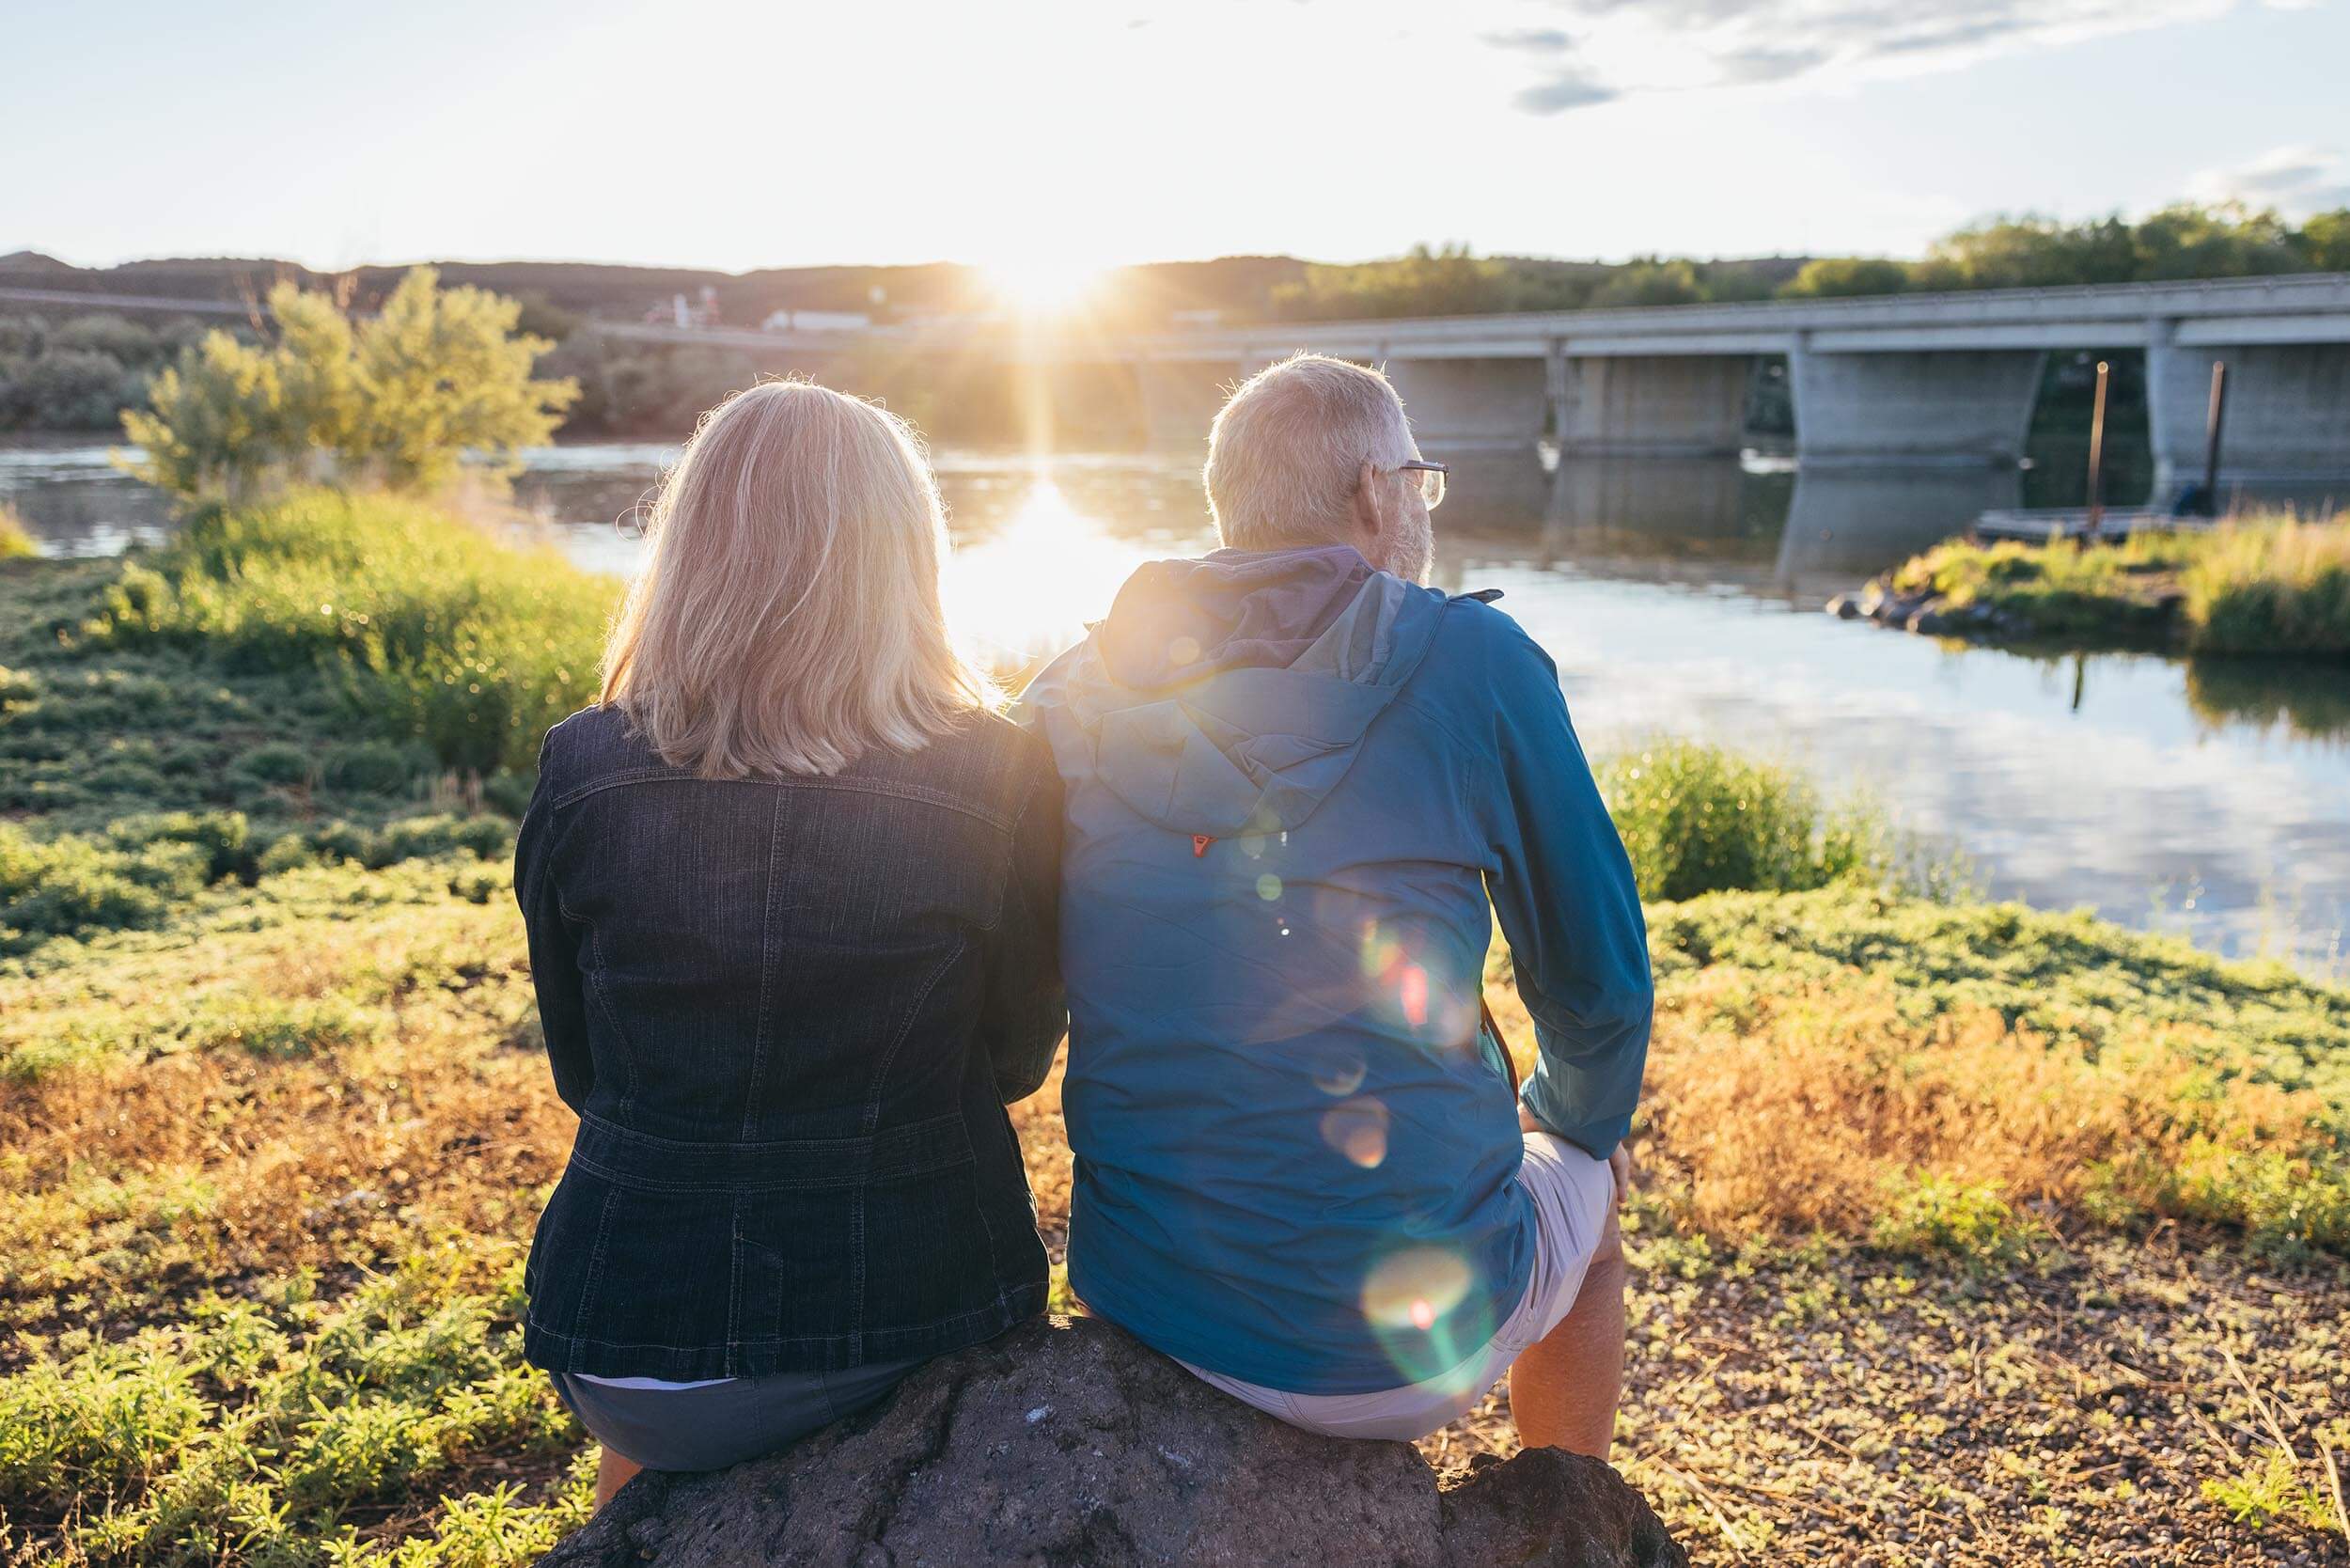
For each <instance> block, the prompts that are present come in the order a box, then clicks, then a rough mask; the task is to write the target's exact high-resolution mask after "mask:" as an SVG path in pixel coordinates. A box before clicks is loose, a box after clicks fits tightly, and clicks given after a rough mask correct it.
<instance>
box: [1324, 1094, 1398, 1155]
mask: <svg viewBox="0 0 2350 1568" xmlns="http://www.w3.org/2000/svg"><path fill="white" fill-rule="evenodd" d="M1387 1121H1388V1115H1387V1106H1386V1105H1383V1104H1382V1103H1381V1102H1379V1101H1377V1100H1374V1099H1372V1098H1371V1097H1370V1096H1369V1095H1363V1096H1360V1097H1358V1098H1355V1099H1353V1100H1345V1101H1341V1102H1340V1103H1339V1104H1338V1105H1333V1106H1331V1107H1330V1108H1329V1109H1328V1110H1326V1111H1324V1112H1323V1113H1322V1140H1323V1141H1324V1143H1327V1144H1328V1145H1329V1146H1330V1147H1331V1148H1333V1149H1335V1150H1337V1151H1338V1152H1340V1153H1341V1154H1343V1155H1345V1156H1346V1160H1347V1163H1348V1164H1349V1165H1355V1166H1359V1167H1361V1168H1363V1169H1365V1170H1376V1169H1378V1168H1379V1167H1380V1166H1382V1165H1384V1164H1386V1163H1387Z"/></svg>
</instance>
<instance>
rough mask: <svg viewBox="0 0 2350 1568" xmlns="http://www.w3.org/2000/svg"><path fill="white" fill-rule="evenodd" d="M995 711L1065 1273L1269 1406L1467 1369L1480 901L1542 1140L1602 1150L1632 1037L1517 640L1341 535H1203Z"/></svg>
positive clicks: (1494, 1088) (1487, 1301)
mask: <svg viewBox="0 0 2350 1568" xmlns="http://www.w3.org/2000/svg"><path fill="white" fill-rule="evenodd" d="M1025 703H1026V710H1027V714H1026V716H1027V719H1028V721H1029V722H1031V723H1039V724H1041V725H1042V729H1043V731H1044V733H1045V735H1046V736H1047V737H1048V738H1049V739H1050V741H1051V743H1052V747H1053V753H1054V757H1055V759H1056V760H1057V762H1058V767H1059V769H1060V773H1061V776H1062V779H1063V781H1064V783H1065V786H1066V797H1067V802H1066V809H1067V831H1066V835H1065V839H1064V846H1063V858H1062V870H1061V877H1062V902H1061V963H1062V971H1063V974H1064V976H1065V978H1066V980H1067V983H1068V988H1069V1011H1070V1054H1069V1070H1068V1076H1067V1080H1066V1083H1065V1086H1064V1089H1063V1105H1064V1108H1065V1110H1066V1113H1067V1118H1068V1125H1069V1141H1070V1145H1071V1147H1072V1148H1073V1151H1074V1152H1075V1155H1076V1170H1075V1191H1074V1197H1073V1213H1072V1219H1071V1237H1070V1282H1071V1285H1072V1287H1073V1289H1074V1290H1075V1291H1076V1293H1077V1294H1078V1295H1080V1296H1081V1297H1083V1298H1084V1299H1085V1300H1086V1301H1087V1302H1088V1303H1089V1305H1090V1306H1091V1307H1092V1308H1093V1309H1095V1310H1096V1311H1099V1312H1101V1313H1102V1314H1104V1315H1105V1316H1106V1317H1108V1318H1110V1319H1111V1320H1113V1321H1115V1322H1117V1323H1119V1324H1120V1325H1124V1326H1125V1327H1126V1328H1127V1329H1128V1330H1130V1331H1131V1332H1133V1333H1134V1334H1135V1335H1136V1336H1137V1337H1138V1338H1140V1339H1141V1340H1143V1341H1145V1342H1147V1343H1149V1344H1151V1345H1153V1346H1155V1347H1156V1348H1158V1349H1159V1350H1161V1351H1164V1352H1165V1353H1167V1355H1170V1356H1176V1357H1178V1358H1180V1359H1182V1360H1184V1361H1189V1362H1191V1363H1193V1364H1195V1365H1197V1366H1200V1367H1204V1368H1206V1369H1207V1370H1209V1371H1211V1372H1221V1373H1223V1374H1225V1375H1226V1376H1229V1377H1234V1378H1239V1379H1241V1380H1243V1381H1245V1382H1249V1383H1256V1384H1261V1385H1263V1386H1265V1387H1268V1388H1278V1389H1283V1390H1286V1391H1289V1392H1292V1393H1311V1394H1332V1393H1365V1392H1371V1391H1373V1390H1377V1389H1382V1388H1396V1387H1400V1386H1402V1385H1403V1384H1408V1383H1414V1382H1418V1381H1420V1380H1422V1379H1425V1378H1430V1377H1434V1376H1437V1375H1440V1374H1442V1373H1444V1372H1448V1371H1449V1370H1451V1369H1452V1368H1454V1367H1455V1366H1457V1365H1459V1364H1460V1363H1462V1362H1463V1361H1465V1359H1466V1358H1467V1357H1468V1356H1472V1355H1474V1354H1476V1353H1477V1352H1479V1351H1480V1350H1481V1349H1482V1348H1483V1346H1484V1345H1485V1343H1486V1341H1488V1340H1490V1339H1491V1338H1492V1336H1493V1334H1494V1332H1495V1330H1496V1327H1497V1326H1498V1325H1500V1324H1501V1323H1502V1322H1503V1320H1505V1319H1506V1318H1507V1317H1508V1316H1509V1314H1510V1313H1511V1312H1512V1310H1513V1309H1515V1308H1516V1306H1517V1304H1518V1301H1519V1299H1520V1297H1521V1296H1522V1295H1523V1294H1525V1289H1526V1283H1527V1279H1528V1271H1529V1269H1530V1268H1531V1265H1532V1262H1533V1246H1534V1239H1533V1238H1534V1229H1533V1227H1534V1213H1533V1205H1532V1201H1531V1200H1530V1198H1529V1197H1528V1195H1527V1194H1526V1192H1525V1191H1524V1190H1523V1189H1522V1188H1521V1187H1520V1185H1519V1184H1518V1180H1517V1177H1518V1166H1519V1162H1520V1158H1521V1156H1522V1154H1523V1152H1524V1141H1523V1137H1522V1135H1521V1133H1520V1132H1519V1129H1518V1125H1517V1113H1516V1107H1515V1106H1513V1105H1512V1104H1511V1101H1510V1096H1509V1092H1508V1087H1507V1083H1508V1081H1507V1078H1506V1077H1505V1075H1504V1074H1505V1071H1506V1069H1505V1067H1504V1064H1503V1061H1502V1058H1501V1056H1500V1053H1499V1050H1498V1048H1497V1047H1496V1045H1495V1044H1494V1043H1492V1042H1491V1041H1490V1040H1488V1039H1487V1038H1486V1037H1485V1036H1484V1035H1483V1033H1482V1031H1481V1029H1480V1027H1479V1022H1478V1018H1479V1013H1478V1003H1479V996H1480V986H1481V977H1482V972H1483V964H1484V957H1485V949H1486V947H1487V945H1488V943H1489V941H1490V939H1491V934H1492V929H1493V928H1492V921H1491V916H1490V914H1489V908H1490V909H1493V910H1498V912H1499V914H1500V917H1501V926H1502V931H1503V933H1504V935H1505V936H1506V937H1507V938H1508V939H1509V943H1510V948H1511V951H1512V957H1513V960H1514V963H1515V968H1516V976H1517V983H1518V987H1519V991H1520V994H1521V995H1522V996H1523V997H1524V998H1525V1000H1526V1003H1527V1005H1528V1008H1529V1009H1530V1010H1531V1011H1532V1013H1533V1015H1534V1019H1535V1032H1536V1036H1537V1044H1538V1046H1539V1051H1540V1058H1541V1059H1540V1064H1539V1065H1538V1066H1537V1068H1536V1069H1535V1071H1534V1072H1533V1073H1532V1074H1529V1076H1528V1080H1527V1083H1526V1085H1525V1088H1524V1091H1523V1097H1524V1101H1525V1104H1526V1105H1527V1106H1528V1108H1529V1109H1530V1110H1531V1111H1532V1112H1533V1113H1534V1115H1535V1117H1536V1118H1537V1120H1539V1121H1541V1122H1542V1123H1543V1125H1544V1126H1545V1127H1547V1128H1549V1129H1551V1130H1553V1131H1555V1132H1556V1133H1558V1134H1559V1136H1560V1137H1565V1138H1567V1139H1569V1140H1571V1141H1573V1142H1575V1143H1576V1144H1578V1145H1580V1146H1581V1147H1583V1148H1584V1149H1586V1150H1589V1151H1590V1152H1591V1153H1593V1154H1596V1155H1603V1156H1604V1155H1606V1153H1607V1152H1609V1151H1610V1150H1612V1149H1613V1148H1614V1147H1615V1145H1616V1143H1617V1142H1618V1141H1619V1140H1620V1139H1621V1138H1622V1137H1623V1135H1624V1133H1625V1131H1626V1129H1627V1128H1628V1127H1629V1125H1630V1121H1631V1115H1632V1108H1633V1104H1634V1102H1635V1101H1636V1100H1637V1097H1638V1093H1639V1087H1640V1071H1641V1066H1642V1063H1643V1061H1644V1060H1645V1058H1646V1055H1647V1046H1648V1032H1649V1015H1650V1004H1651V989H1650V980H1649V965H1648V950H1647V934H1646V932H1645V930H1644V928H1643V926H1642V923H1641V917H1640V903H1639V898H1638V895H1637V892H1636V891H1635V889H1634V886H1633V880H1632V870H1631V866H1630V864H1629V863H1628V861H1627V860H1626V859H1625V856H1624V852H1623V846H1622V841H1621V840H1620V839H1618V838H1617V836H1616V832H1615V828H1614V826H1613V824H1612V823H1610V822H1609V821H1608V818H1607V813H1606V809H1605V808H1604V807H1603V806H1602V805H1601V803H1600V798H1599V793H1598V791H1597V789H1596V788H1595V786H1594V785H1593V783H1592V780H1591V774H1590V767H1589V765H1588V764H1587V763H1586V762H1585V760H1584V757H1583V753H1582V750H1581V747H1580V746H1579V745H1577V743H1576V741H1575V731H1574V729H1573V728H1572V726H1571V725H1570V724H1569V722H1568V718H1567V710H1566V703H1565V701H1564V699H1563V698H1561V696H1560V695H1559V679H1558V672H1557V669H1556V667H1555V666H1553V665H1552V664H1551V662H1550V659H1549V658H1548V656H1547V655H1545V654H1544V653H1543V651H1542V650H1541V649H1540V648H1538V647H1536V646H1535V644H1534V642H1533V641H1532V639H1530V638H1529V637H1528V636H1527V635H1526V634H1525V633H1524V632H1523V631H1521V630H1519V628H1518V625H1517V623H1516V622H1515V621H1514V620H1512V619H1510V618H1509V617H1508V616H1506V615H1504V614H1503V613H1501V612H1500V611H1499V610H1496V609H1495V608H1493V607H1492V606H1491V605H1490V604H1485V603H1482V602H1481V601H1479V600H1477V599H1474V598H1469V597H1463V598H1459V599H1448V598H1447V597H1446V596H1445V595H1444V594H1442V593H1439V592H1435V591H1434V590H1431V589H1428V588H1416V587H1413V586H1412V585H1410V584H1407V583H1405V582H1403V581H1402V580H1401V579H1400V578H1397V577H1395V576H1392V575H1390V574H1388V573H1386V572H1373V571H1372V570H1371V566H1370V564H1369V563H1368V562H1367V561H1365V560H1364V558H1363V557H1361V556H1360V555H1359V554H1357V553H1356V552H1355V551H1354V550H1352V549H1348V548H1345V547H1343V546H1334V547H1328V548H1319V549H1298V550H1280V551H1262V552H1249V551H1235V550H1219V551H1217V552H1215V553H1214V554H1213V555H1210V556H1208V557H1204V558H1202V559H1199V560H1173V561H1153V562H1152V563H1150V564H1148V565H1146V566H1144V567H1142V568H1141V569H1140V570H1138V571H1137V572H1136V573H1135V574H1134V576H1133V577H1132V578H1131V579H1129V581H1128V582H1127V584H1126V586H1125V587H1124V588H1122V589H1121V590H1120V593H1119V596H1118V600H1117V603H1116V604H1114V605H1113V607H1112V608H1111V611H1110V614H1109V617H1108V619H1105V620H1104V621H1103V622H1101V623H1100V624H1099V625H1097V626H1096V627H1094V628H1093V630H1092V633H1091V635H1089V636H1088V637H1087V638H1086V640H1085V641H1084V642H1082V643H1080V644H1078V645H1077V646H1076V647H1075V648H1073V649H1072V650H1070V651H1069V652H1067V653H1066V654H1064V655H1062V656H1061V657H1060V658H1059V659H1058V660H1057V661H1055V662H1054V664H1053V665H1052V666H1050V667H1048V668H1047V669H1046V670H1045V671H1044V672H1043V673H1042V675H1040V676H1039V677H1038V678H1037V680H1036V682H1034V683H1033V684H1032V685H1031V686H1030V688H1029V690H1028V693H1027V695H1026V699H1025ZM1489 899H1490V905H1489V902H1488V901H1489Z"/></svg>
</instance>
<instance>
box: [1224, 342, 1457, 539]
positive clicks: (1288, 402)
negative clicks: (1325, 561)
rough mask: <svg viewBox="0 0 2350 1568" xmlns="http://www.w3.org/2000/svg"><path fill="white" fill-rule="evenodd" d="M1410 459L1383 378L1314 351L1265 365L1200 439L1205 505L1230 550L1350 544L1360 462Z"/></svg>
mask: <svg viewBox="0 0 2350 1568" xmlns="http://www.w3.org/2000/svg"><path fill="white" fill-rule="evenodd" d="M1415 455H1416V449H1415V447H1413V445H1412V427H1411V425H1410V424H1409V423H1408V422H1407V421H1406V420H1405V419H1404V417H1403V400H1402V399H1401V398H1399V397H1397V396H1396V395H1395V388H1394V387H1393V386H1391V385H1389V384H1388V383H1387V377H1385V376H1383V375H1381V374H1380V373H1379V372H1378V371H1376V370H1371V369H1366V368H1363V367H1362V366H1360V365H1350V364H1348V363H1347V362H1346V361H1344V360H1342V359H1331V358H1328V357H1326V356H1324V355H1323V354H1318V353H1301V354H1294V355H1293V356H1291V357H1290V358H1288V359H1284V360H1282V361H1280V362H1279V363H1278V364H1275V365H1268V366H1266V367H1265V368H1263V369H1261V370H1260V371H1258V372H1257V373H1256V374H1255V375H1253V376H1251V377H1249V378H1248V380H1247V381H1246V382H1244V383H1243V384H1241V387H1240V390H1239V391H1237V392H1234V393H1233V394H1232V396H1231V400H1230V401H1229V402H1227V403H1226V404H1225V405H1224V408H1223V411H1222V412H1221V413H1219V414H1217V415H1216V416H1215V424H1214V428H1213V429H1212V430H1211V431H1209V434H1208V467H1207V472H1206V476H1205V478H1206V479H1207V484H1208V507H1209V510H1212V511H1214V513H1215V525H1216V531H1217V532H1218V533H1220V534H1222V535H1223V536H1224V542H1225V543H1226V544H1228V545H1230V547H1231V548H1233V549H1235V550H1270V549H1275V548H1277V547H1280V546H1283V545H1293V544H1320V543H1326V542H1330V541H1345V540H1347V539H1348V538H1350V537H1351V530H1352V525H1353V516H1354V506H1355V479H1356V478H1357V476H1358V474H1359V473H1360V471H1361V468H1362V465H1363V463H1366V462H1369V463H1374V464H1376V465H1377V466H1379V467H1381V468H1393V467H1394V466H1396V465H1397V464H1398V463H1408V462H1410V461H1411V460H1412V458H1413V457H1414V456H1415Z"/></svg>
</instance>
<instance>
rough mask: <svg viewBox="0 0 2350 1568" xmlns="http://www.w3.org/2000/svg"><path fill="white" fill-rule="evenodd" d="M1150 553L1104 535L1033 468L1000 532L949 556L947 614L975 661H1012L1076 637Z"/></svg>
mask: <svg viewBox="0 0 2350 1568" xmlns="http://www.w3.org/2000/svg"><path fill="white" fill-rule="evenodd" d="M1149 558H1150V557H1149V555H1148V554H1147V553H1146V552H1145V551H1143V550H1142V549H1140V548H1139V547H1137V546H1136V545H1132V544H1127V543H1123V542H1121V541H1118V540H1115V539H1112V538H1111V537H1109V535H1107V534H1106V533H1105V532H1104V531H1103V530H1102V526H1101V525H1100V524H1099V523H1096V522H1095V521H1093V520H1092V519H1090V518H1088V517H1086V516H1084V515H1083V514H1081V513H1080V512H1079V511H1078V510H1076V509H1075V508H1074V507H1073V506H1071V505H1070V504H1069V498H1068V496H1066V495H1064V494H1062V493H1061V490H1060V487H1059V486H1058V485H1057V484H1055V483H1054V482H1053V481H1052V479H1051V478H1048V477H1046V476H1044V475H1042V474H1039V475H1037V476H1036V477H1035V478H1032V479H1031V480H1030V481H1029V488H1028V493H1027V494H1026V497H1025V498H1024V499H1023V500H1022V501H1021V503H1020V507H1019V510H1017V511H1015V512H1014V513H1013V514H1012V516H1011V519H1010V521H1009V522H1008V523H1007V524H1006V525H1005V526H1004V527H1003V528H1002V529H1000V530H999V531H998V532H996V533H995V535H994V536H992V537H990V538H988V539H984V540H980V541H978V542H976V543H973V544H969V545H964V546H960V547H958V548H957V549H956V550H955V552H954V554H953V555H952V556H950V557H948V561H947V570H946V580H945V583H944V585H943V586H944V588H945V591H946V598H947V606H948V616H949V619H952V620H953V622H954V624H955V627H956V630H957V631H959V632H960V633H961V634H962V635H963V636H964V639H965V640H966V643H967V645H968V651H970V652H971V653H972V654H973V656H974V657H976V658H977V659H978V660H979V662H980V663H981V664H984V665H988V666H992V667H999V668H1017V667H1019V666H1023V665H1025V664H1027V663H1029V662H1030V661H1032V660H1035V659H1037V658H1039V657H1041V656H1042V655H1046V654H1051V653H1056V652H1058V651H1060V650H1061V649H1063V648H1066V647H1068V646H1069V645H1070V644H1071V643H1073V642H1075V641H1076V640H1077V639H1078V638H1079V637H1082V636H1084V635H1085V629H1086V626H1087V624H1088V623H1089V622H1090V621H1094V620H1098V619H1101V618H1102V617H1103V616H1104V615H1105V614H1107V613H1108V611H1109V607H1110V601H1111V600H1113V599H1115V598H1117V597H1118V590H1119V588H1120V586H1121V585H1123V584H1124V582H1125V581H1126V578H1127V575H1128V574H1129V573H1130V572H1133V571H1134V569H1135V568H1136V566H1139V565H1140V564H1141V563H1142V562H1143V561H1145V560H1147V559H1149Z"/></svg>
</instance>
